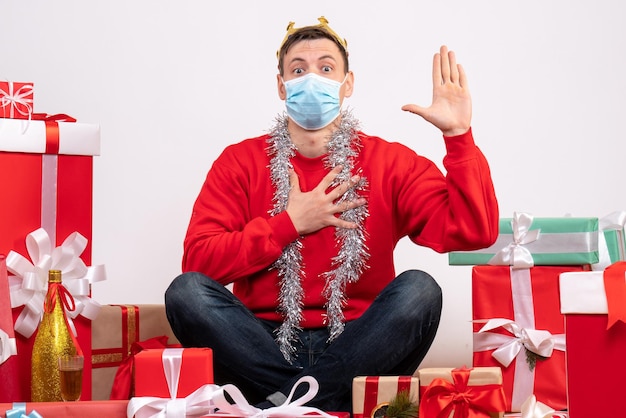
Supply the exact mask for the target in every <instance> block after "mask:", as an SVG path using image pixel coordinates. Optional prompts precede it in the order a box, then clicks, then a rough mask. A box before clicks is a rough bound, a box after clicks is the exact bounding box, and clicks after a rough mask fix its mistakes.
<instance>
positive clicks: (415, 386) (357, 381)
mask: <svg viewBox="0 0 626 418" xmlns="http://www.w3.org/2000/svg"><path fill="white" fill-rule="evenodd" d="M402 391H407V392H408V393H409V397H410V399H411V400H412V401H413V402H414V403H415V404H417V403H418V402H419V379H418V378H417V377H414V376H357V377H355V378H354V379H353V381H352V414H353V416H354V418H363V417H366V418H369V417H370V416H372V412H373V411H375V410H377V409H379V408H380V407H381V406H384V405H387V404H388V403H389V402H390V401H391V400H392V399H393V398H395V397H396V395H397V394H398V393H400V392H402Z"/></svg>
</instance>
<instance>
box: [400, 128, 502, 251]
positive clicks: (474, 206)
mask: <svg viewBox="0 0 626 418" xmlns="http://www.w3.org/2000/svg"><path fill="white" fill-rule="evenodd" d="M444 140H445V144H446V151H447V154H446V156H445V157H444V160H443V164H444V167H445V169H446V171H447V173H446V175H445V176H444V175H443V173H441V171H440V170H439V169H438V168H437V167H436V166H435V165H434V164H432V162H430V165H429V166H427V168H425V169H422V170H416V173H417V174H415V176H414V177H413V178H412V181H409V182H407V185H406V187H407V189H406V190H405V191H404V193H402V194H401V196H402V201H401V202H399V206H398V207H400V208H407V209H406V210H403V211H402V212H401V213H402V215H401V216H402V217H403V218H404V219H405V220H406V223H405V225H406V226H408V231H405V232H407V233H408V235H409V237H410V239H411V240H413V241H414V242H416V243H417V244H420V245H423V246H427V247H430V248H432V249H433V250H435V251H437V252H440V253H443V252H449V251H459V250H475V249H479V248H484V247H488V246H490V245H491V244H493V243H494V242H495V240H496V238H497V236H498V217H499V213H498V202H497V200H496V195H495V191H494V187H493V182H492V179H491V173H490V169H489V165H488V163H487V160H486V158H485V156H484V155H483V153H482V152H481V151H480V149H479V148H478V147H477V146H476V145H475V143H474V139H473V136H472V131H471V129H470V130H469V131H468V132H466V133H465V134H463V135H459V136H454V137H444Z"/></svg>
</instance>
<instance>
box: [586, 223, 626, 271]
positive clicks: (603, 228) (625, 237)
mask: <svg viewBox="0 0 626 418" xmlns="http://www.w3.org/2000/svg"><path fill="white" fill-rule="evenodd" d="M599 225H600V226H599V228H600V232H601V233H600V236H599V239H598V253H599V261H598V262H597V263H596V264H593V265H592V266H591V267H592V270H598V271H602V270H604V269H605V268H606V267H608V266H609V265H611V264H613V263H616V262H618V261H623V260H626V234H625V233H624V226H626V212H623V211H622V212H613V213H611V214H609V215H607V216H605V217H603V218H600V221H599Z"/></svg>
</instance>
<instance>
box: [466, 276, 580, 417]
mask: <svg viewBox="0 0 626 418" xmlns="http://www.w3.org/2000/svg"><path fill="white" fill-rule="evenodd" d="M582 270H588V266H539V267H532V268H530V269H528V268H523V269H513V268H510V267H509V266H475V267H473V269H472V311H473V312H472V316H473V319H474V321H475V323H474V356H473V363H474V367H479V366H480V367H490V366H491V367H494V366H497V367H501V368H502V378H503V387H504V392H505V394H506V399H507V411H514V412H519V411H520V409H521V405H522V403H523V402H524V401H525V400H526V399H528V397H529V396H531V395H532V394H535V395H536V397H537V400H538V401H540V402H542V403H544V404H546V405H548V406H550V407H551V408H553V409H555V410H562V409H565V408H566V407H567V391H566V383H565V352H564V349H565V336H564V333H565V328H564V322H565V321H564V318H563V315H562V314H561V312H560V310H559V275H560V274H561V273H563V272H570V271H582ZM485 321H489V322H487V325H486V327H487V329H486V330H485V329H483V327H485ZM481 329H483V331H481V332H479V331H480V330H481ZM494 356H495V357H494ZM540 356H541V357H540ZM496 357H497V358H496ZM533 366H534V367H533Z"/></svg>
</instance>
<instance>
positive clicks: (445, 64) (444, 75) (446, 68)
mask: <svg viewBox="0 0 626 418" xmlns="http://www.w3.org/2000/svg"><path fill="white" fill-rule="evenodd" d="M439 56H440V57H441V80H442V82H443V83H447V82H449V81H450V57H449V56H448V48H447V47H446V46H445V45H442V46H441V48H440V49H439Z"/></svg>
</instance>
